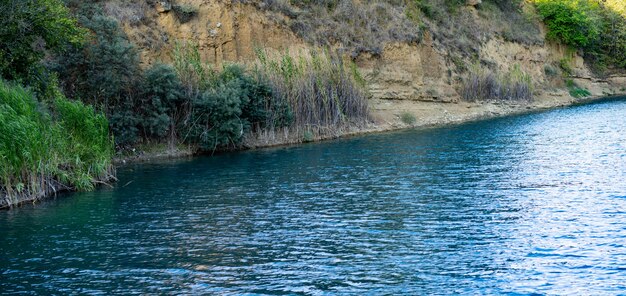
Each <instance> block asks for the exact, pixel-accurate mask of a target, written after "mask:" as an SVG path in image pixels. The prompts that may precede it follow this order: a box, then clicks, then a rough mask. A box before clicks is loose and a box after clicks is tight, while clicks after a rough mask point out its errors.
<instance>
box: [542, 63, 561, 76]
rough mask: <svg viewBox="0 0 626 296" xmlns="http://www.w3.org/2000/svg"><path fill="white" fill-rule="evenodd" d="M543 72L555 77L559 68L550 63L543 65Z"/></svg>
mask: <svg viewBox="0 0 626 296" xmlns="http://www.w3.org/2000/svg"><path fill="white" fill-rule="evenodd" d="M543 72H544V73H545V74H546V76H548V77H556V76H558V75H559V70H558V69H557V68H555V67H554V66H552V65H550V64H545V65H543Z"/></svg>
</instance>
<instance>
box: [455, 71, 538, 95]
mask: <svg viewBox="0 0 626 296" xmlns="http://www.w3.org/2000/svg"><path fill="white" fill-rule="evenodd" d="M461 96H462V97H463V99H464V100H466V101H470V102H474V101H517V102H523V101H531V100H532V98H533V86H532V80H531V77H530V75H528V74H527V73H525V72H524V71H522V70H521V69H520V67H519V65H515V66H514V67H513V68H512V69H511V70H510V71H508V72H507V73H505V74H504V75H499V74H498V73H494V72H491V71H488V70H483V69H480V68H478V67H474V69H472V70H471V71H470V73H469V75H468V76H467V77H466V79H465V81H464V82H463V88H462V90H461Z"/></svg>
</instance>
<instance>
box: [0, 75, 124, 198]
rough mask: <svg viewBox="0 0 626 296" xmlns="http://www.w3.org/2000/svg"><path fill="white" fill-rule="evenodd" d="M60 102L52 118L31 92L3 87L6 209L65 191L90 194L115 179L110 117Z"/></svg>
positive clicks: (1, 174) (0, 149)
mask: <svg viewBox="0 0 626 296" xmlns="http://www.w3.org/2000/svg"><path fill="white" fill-rule="evenodd" d="M54 102H55V104H54V108H53V109H52V112H51V113H50V112H48V111H47V108H46V107H45V106H44V105H40V104H38V103H37V102H36V100H35V97H34V95H33V94H32V93H31V92H29V91H28V90H26V89H24V88H23V87H21V86H17V85H13V84H9V83H7V82H4V81H0V197H3V198H4V199H5V200H3V201H0V205H4V206H6V205H12V204H15V203H17V202H19V199H20V196H40V195H42V194H44V193H45V192H48V191H49V190H57V189H58V187H59V186H61V187H63V186H66V187H68V188H76V189H79V190H88V189H91V188H93V186H94V184H95V183H96V182H97V181H101V180H103V179H106V178H107V176H108V175H109V174H110V171H111V162H110V161H111V155H112V152H113V150H112V142H111V139H110V138H109V131H108V122H107V120H106V118H105V117H104V115H102V114H99V113H97V112H95V111H94V110H93V108H91V107H87V106H85V105H83V104H82V103H80V102H71V101H68V100H67V99H65V98H64V97H62V96H58V97H57V98H55V99H54ZM55 187H56V188H57V189H54V188H55Z"/></svg>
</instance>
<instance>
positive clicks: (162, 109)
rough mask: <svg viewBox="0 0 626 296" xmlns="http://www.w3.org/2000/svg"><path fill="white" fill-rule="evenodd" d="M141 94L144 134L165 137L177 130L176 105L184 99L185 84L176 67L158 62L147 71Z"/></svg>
mask: <svg viewBox="0 0 626 296" xmlns="http://www.w3.org/2000/svg"><path fill="white" fill-rule="evenodd" d="M145 76H146V77H145V81H146V82H145V85H144V87H143V89H142V91H143V93H142V94H141V96H140V97H141V99H140V102H141V106H142V112H143V113H144V115H143V116H142V117H143V118H142V122H141V125H142V128H143V132H144V135H146V136H147V137H152V138H160V137H164V136H165V135H166V134H167V133H168V131H169V132H174V131H175V121H176V119H178V118H177V116H176V114H175V113H176V111H177V110H176V109H177V108H176V107H177V106H179V105H180V103H182V100H183V86H182V83H181V82H180V79H179V78H178V76H177V75H176V70H175V69H174V67H172V66H169V65H164V64H156V65H154V66H152V67H151V68H150V69H148V70H147V71H146V74H145Z"/></svg>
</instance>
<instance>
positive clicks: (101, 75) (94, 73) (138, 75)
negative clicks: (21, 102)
mask: <svg viewBox="0 0 626 296" xmlns="http://www.w3.org/2000/svg"><path fill="white" fill-rule="evenodd" d="M92 5H93V4H92ZM90 8H92V7H90ZM84 13H85V14H84V15H82V16H81V17H80V23H81V24H82V25H84V26H85V27H86V28H88V29H89V30H91V32H92V33H93V34H92V35H91V36H90V39H89V42H88V43H87V44H85V45H84V46H74V47H70V48H68V49H67V50H66V51H65V52H64V54H62V55H59V56H58V57H57V58H56V59H55V61H54V62H53V63H51V65H50V67H51V68H52V69H53V70H54V71H56V72H57V73H59V77H61V79H60V85H61V88H62V90H63V92H64V93H65V94H66V95H67V96H68V97H70V98H73V99H76V100H81V101H83V102H85V103H88V104H90V105H92V106H95V107H96V108H98V109H100V110H102V111H104V112H105V113H106V114H107V115H108V117H109V118H110V119H111V131H112V132H113V134H114V135H115V141H116V143H117V144H118V145H122V146H126V145H130V144H133V143H136V142H137V141H138V135H137V134H133V133H137V132H138V131H139V129H138V123H139V122H140V120H141V113H142V111H141V109H142V108H143V106H139V100H138V99H137V97H139V95H138V94H139V93H140V92H141V86H142V85H143V84H142V72H141V69H140V68H139V56H138V53H137V50H136V48H135V47H134V45H132V44H131V43H130V41H129V40H128V38H127V36H126V35H125V34H124V33H123V31H122V30H121V28H120V27H119V24H118V23H117V21H116V20H115V19H113V18H110V17H107V16H104V15H102V14H101V13H102V12H101V11H100V10H99V9H97V6H96V8H95V9H93V8H92V9H90V10H87V11H86V12H84ZM148 107H150V106H148ZM149 111H152V110H149Z"/></svg>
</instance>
